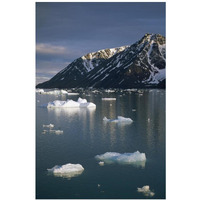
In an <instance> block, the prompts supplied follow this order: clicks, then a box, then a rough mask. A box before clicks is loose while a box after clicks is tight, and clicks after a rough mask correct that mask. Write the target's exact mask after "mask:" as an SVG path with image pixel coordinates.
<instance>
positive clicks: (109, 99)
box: [101, 98, 116, 101]
mask: <svg viewBox="0 0 200 200" xmlns="http://www.w3.org/2000/svg"><path fill="white" fill-rule="evenodd" d="M101 99H102V100H103V101H115V100H116V98H101Z"/></svg>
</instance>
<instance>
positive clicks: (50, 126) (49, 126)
mask: <svg viewBox="0 0 200 200" xmlns="http://www.w3.org/2000/svg"><path fill="white" fill-rule="evenodd" d="M53 127H54V124H49V125H43V128H53Z"/></svg>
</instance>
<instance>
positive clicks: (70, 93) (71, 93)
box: [67, 92, 79, 96]
mask: <svg viewBox="0 0 200 200" xmlns="http://www.w3.org/2000/svg"><path fill="white" fill-rule="evenodd" d="M67 95H71V96H72V95H74V96H76V95H79V93H73V92H68V93H67Z"/></svg>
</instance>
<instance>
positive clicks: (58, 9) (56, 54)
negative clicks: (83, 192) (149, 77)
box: [36, 2, 165, 83]
mask: <svg viewBox="0 0 200 200" xmlns="http://www.w3.org/2000/svg"><path fill="white" fill-rule="evenodd" d="M145 33H159V34H161V35H165V3H163V2H160V3H157V2H156V3H150V2H144V3H141V2H140V3H136V2H129V3H119V2H117V3H102V2H101V3H97V2H95V3H43V2H37V3H36V78H37V79H36V80H37V81H36V82H37V83H39V82H43V81H46V80H48V79H50V78H51V77H53V76H54V75H55V74H56V73H57V72H59V71H60V70H62V69H63V68H64V67H66V66H67V65H68V64H69V63H71V62H72V61H73V60H75V59H76V58H78V57H80V56H82V55H85V54H87V53H89V52H94V51H97V50H100V49H105V48H112V47H119V46H123V45H131V44H133V43H135V42H136V41H137V40H139V39H140V38H141V37H143V35H144V34H145Z"/></svg>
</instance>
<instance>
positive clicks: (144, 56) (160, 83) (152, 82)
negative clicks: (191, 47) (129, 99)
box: [36, 33, 166, 88]
mask: <svg viewBox="0 0 200 200" xmlns="http://www.w3.org/2000/svg"><path fill="white" fill-rule="evenodd" d="M165 57H166V45H165V37H164V36H162V35H160V34H148V33H147V34H145V35H144V36H143V37H142V38H141V39H140V40H138V41H137V42H135V43H134V44H132V45H130V46H129V45H126V46H122V47H117V48H111V49H103V50H99V51H97V52H92V53H88V54H86V55H84V56H82V57H80V58H78V59H76V60H74V61H73V62H72V63H70V64H69V65H68V66H67V67H66V68H64V69H63V70H61V71H60V72H58V73H57V74H56V75H55V76H54V77H53V78H51V79H50V80H49V81H46V82H44V83H40V84H38V85H37V86H36V87H37V88H72V87H94V88H134V87H135V88H137V87H139V88H143V87H161V88H165V63H166V61H165Z"/></svg>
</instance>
